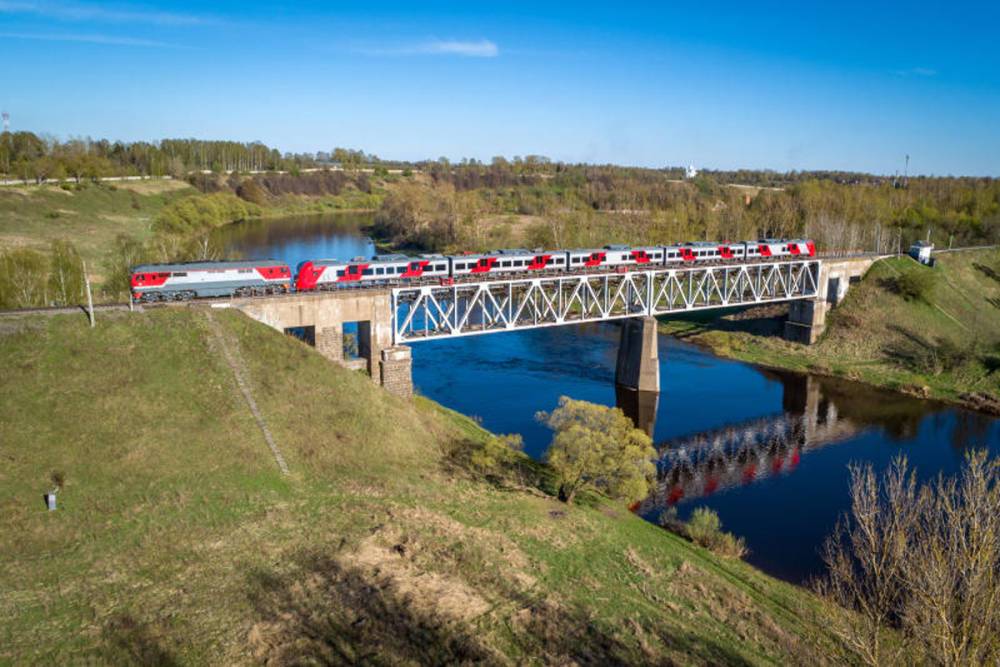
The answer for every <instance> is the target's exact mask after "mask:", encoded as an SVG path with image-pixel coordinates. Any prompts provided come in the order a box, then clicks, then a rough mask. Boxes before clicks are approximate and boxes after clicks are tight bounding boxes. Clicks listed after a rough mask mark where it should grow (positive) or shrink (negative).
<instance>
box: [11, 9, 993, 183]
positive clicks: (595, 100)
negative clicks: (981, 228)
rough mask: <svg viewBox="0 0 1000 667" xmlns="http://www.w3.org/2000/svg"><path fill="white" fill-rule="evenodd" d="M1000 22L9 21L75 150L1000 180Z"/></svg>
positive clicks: (906, 16) (15, 86) (723, 13)
mask: <svg viewBox="0 0 1000 667" xmlns="http://www.w3.org/2000/svg"><path fill="white" fill-rule="evenodd" d="M998 25H1000V3H998V2H990V3H986V2H982V3H966V2H961V1H956V2H951V3H933V4H932V3H922V2H919V1H918V2H906V3H904V2H893V3H884V4H883V3H876V2H867V3H861V2H858V3H855V2H850V1H846V2H840V3H779V2H774V3H772V2H767V1H766V0H765V1H760V2H755V3H745V2H742V3H727V2H724V1H719V2H715V3H694V2H689V3H667V2H660V3H648V4H646V3H608V2H602V3H594V4H590V3H586V2H578V3H566V4H565V5H563V4H561V3H560V4H555V3H552V4H545V3H541V2H535V3H523V4H521V3H516V2H498V3H483V2H461V3H435V2H405V3H395V2H379V3H352V4H347V3H336V2H329V3H315V4H313V3H308V2H300V3H296V4H295V5H294V6H292V7H281V6H278V5H276V4H274V3H261V4H257V3H254V2H251V1H249V0H244V1H242V2H227V1H225V0H223V1H222V2H212V3H209V2H184V3H180V2H178V3H169V4H167V3H161V4H150V3H145V4H127V3H115V4H107V3H90V2H87V3H84V2H59V1H57V2H47V1H45V0H0V58H2V60H0V62H2V63H3V65H2V68H0V107H2V108H4V109H6V110H7V111H9V112H10V114H11V118H12V127H13V129H27V130H32V131H35V132H39V133H48V134H51V135H55V136H57V137H61V138H66V137H69V136H88V135H89V136H92V137H109V138H112V139H126V140H134V139H157V138H161V137H167V136H170V137H188V136H191V137H200V138H227V139H235V140H242V141H249V140H260V141H264V142H266V143H268V144H272V145H276V146H278V147H279V148H281V149H282V150H291V151H315V150H330V149H332V148H333V147H334V146H347V147H352V148H363V149H365V150H367V151H369V152H374V153H376V154H378V155H380V156H383V157H388V158H401V159H422V158H427V157H431V158H434V157H438V156H442V155H443V156H447V157H449V158H451V159H458V158H461V157H475V158H478V159H485V160H488V159H490V158H491V157H492V156H494V155H506V156H508V157H509V156H513V155H526V154H541V155H547V156H549V157H551V158H553V159H558V160H567V161H587V162H615V163H619V164H630V165H643V166H653V167H657V166H663V165H680V164H689V163H693V164H695V165H700V166H704V167H711V168H736V167H748V168H772V169H778V170H789V169H822V168H829V169H847V170H860V171H873V172H877V173H888V174H891V173H893V172H894V171H896V170H901V169H902V167H903V160H904V156H905V155H906V154H909V155H910V156H911V162H910V165H911V167H910V168H911V173H914V172H915V173H933V174H970V175H994V176H998V175H1000V49H998V47H997V42H998V41H1000V40H998V37H997V26H998Z"/></svg>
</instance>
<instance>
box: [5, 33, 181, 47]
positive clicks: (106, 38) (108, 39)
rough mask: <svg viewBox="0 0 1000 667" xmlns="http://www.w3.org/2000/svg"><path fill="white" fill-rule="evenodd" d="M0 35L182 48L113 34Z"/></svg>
mask: <svg viewBox="0 0 1000 667" xmlns="http://www.w3.org/2000/svg"><path fill="white" fill-rule="evenodd" d="M0 37H7V38H10V39H30V40H36V41H43V42H80V43H85V44H106V45H109V46H142V47H155V48H181V47H178V46H177V45H175V44H167V43H166V42H157V41H154V40H151V39H136V38H134V37H115V36H113V35H63V34H55V33H25V32H0Z"/></svg>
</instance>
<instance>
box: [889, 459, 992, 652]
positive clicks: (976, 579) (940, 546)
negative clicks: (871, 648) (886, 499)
mask: <svg viewBox="0 0 1000 667" xmlns="http://www.w3.org/2000/svg"><path fill="white" fill-rule="evenodd" d="M920 506H921V509H922V510H923V511H922V512H921V516H920V522H919V525H918V530H917V533H916V534H917V539H915V540H913V541H912V544H911V545H910V551H911V556H910V557H909V558H908V559H907V560H906V570H905V578H906V590H907V604H906V607H905V613H904V617H903V622H904V625H905V627H906V629H907V630H908V632H909V634H911V635H912V636H913V638H914V640H915V641H917V642H918V643H919V644H920V646H921V647H922V648H923V650H924V654H925V656H927V658H928V659H929V660H930V661H933V662H937V663H939V664H942V665H987V664H990V665H995V664H998V661H1000V637H998V635H1000V608H998V606H1000V460H997V459H994V460H992V461H991V460H988V459H987V457H986V453H985V452H977V453H974V454H971V455H969V457H968V458H967V462H966V466H965V468H964V469H963V470H962V473H961V475H960V476H959V477H958V478H945V477H939V478H938V479H937V481H936V482H935V483H934V485H933V486H928V487H927V488H925V489H924V490H923V493H922V494H921V504H920Z"/></svg>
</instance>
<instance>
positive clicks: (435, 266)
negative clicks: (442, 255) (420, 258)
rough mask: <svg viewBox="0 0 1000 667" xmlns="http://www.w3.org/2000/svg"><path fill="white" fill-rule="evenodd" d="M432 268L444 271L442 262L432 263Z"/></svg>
mask: <svg viewBox="0 0 1000 667" xmlns="http://www.w3.org/2000/svg"><path fill="white" fill-rule="evenodd" d="M434 270H435V271H444V264H435V265H434Z"/></svg>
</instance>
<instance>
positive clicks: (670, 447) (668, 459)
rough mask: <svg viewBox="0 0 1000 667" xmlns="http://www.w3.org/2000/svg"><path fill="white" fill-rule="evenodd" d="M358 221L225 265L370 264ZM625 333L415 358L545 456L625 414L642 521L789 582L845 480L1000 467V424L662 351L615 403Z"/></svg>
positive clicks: (310, 222)
mask: <svg viewBox="0 0 1000 667" xmlns="http://www.w3.org/2000/svg"><path fill="white" fill-rule="evenodd" d="M369 220H370V218H368V217H366V216H363V215H360V216H359V215H353V216H351V215H341V216H337V217H331V216H327V217H316V218H309V219H301V218H300V219H294V220H286V221H277V222H274V221H272V222H267V223H253V224H249V225H236V226H232V227H229V228H226V229H224V230H223V231H221V232H220V233H219V239H220V240H221V241H222V242H223V244H224V245H225V246H226V248H227V251H228V252H229V253H230V254H237V253H239V254H242V255H243V256H246V257H263V256H270V257H274V258H276V259H281V260H284V261H286V262H288V263H289V264H290V265H292V266H295V265H297V264H298V263H299V262H300V261H302V260H305V259H315V258H318V257H340V258H343V259H347V258H350V257H354V256H357V255H370V254H371V253H372V244H371V242H370V241H369V240H368V239H367V238H366V237H365V236H364V234H363V232H362V231H361V227H362V226H363V225H364V224H365V223H367V222H368V221H369ZM618 336H619V327H618V326H617V325H616V324H613V323H609V324H583V325H570V326H564V327H555V328H546V329H537V330H533V331H523V332H516V333H501V334H491V335H487V336H473V337H468V338H458V339H454V340H448V341H426V342H420V343H416V344H414V345H413V346H412V349H413V379H414V383H415V384H416V386H417V389H418V390H419V391H420V392H421V393H422V394H424V395H426V396H428V397H430V398H432V399H434V400H436V401H438V402H440V403H442V404H444V405H446V406H448V407H450V408H453V409H455V410H458V411H459V412H462V413H464V414H467V415H470V416H474V417H476V418H478V419H479V420H481V422H482V424H483V426H484V427H485V428H487V429H489V430H491V431H494V432H497V433H520V434H521V435H522V436H523V437H524V442H525V449H526V451H527V452H528V453H529V454H531V455H532V456H536V457H539V456H541V455H542V454H543V453H544V451H545V448H546V446H547V445H548V442H549V440H550V438H551V434H550V432H549V431H548V430H547V429H545V428H544V427H542V426H541V425H540V424H538V423H537V421H536V420H535V417H534V416H535V413H536V412H537V411H539V410H551V409H552V408H553V407H555V405H556V402H557V401H558V399H559V397H560V396H562V395H567V396H571V397H573V398H577V399H585V400H588V401H593V402H595V403H603V404H605V405H615V404H616V403H617V404H619V405H620V406H621V407H622V408H623V409H625V410H626V412H628V413H629V414H631V415H633V416H634V417H637V418H638V419H639V421H640V423H642V424H644V425H646V426H647V427H649V428H650V430H651V431H652V433H653V439H654V442H655V443H657V447H658V450H659V451H660V456H661V460H660V479H659V483H658V486H657V489H656V491H655V492H654V493H653V494H652V496H651V497H650V498H649V499H647V500H646V501H645V502H644V503H643V504H642V505H641V507H640V510H639V511H640V512H641V513H642V515H643V516H645V517H647V518H649V519H650V520H654V521H655V520H656V518H657V516H658V515H659V513H660V512H662V511H664V509H665V508H669V507H675V508H676V510H677V512H678V513H679V514H680V516H681V517H682V518H684V517H686V516H688V515H689V514H690V513H691V511H692V510H693V509H694V508H696V507H700V506H708V507H711V508H712V509H714V510H716V511H717V512H718V513H719V516H720V517H721V519H722V522H723V525H724V528H725V529H726V530H730V531H732V532H734V533H736V534H737V535H741V536H743V537H744V538H745V539H746V541H747V543H748V545H749V547H750V550H751V554H750V556H749V558H748V559H747V560H748V561H749V562H751V563H753V564H754V565H756V566H758V567H760V568H761V569H763V570H765V571H767V572H769V573H771V574H773V575H775V576H778V577H781V578H784V579H787V580H789V581H794V582H803V581H805V580H806V579H808V578H809V577H810V576H812V575H815V574H818V573H819V572H820V571H821V569H822V563H821V562H820V560H819V555H818V549H819V547H820V545H821V544H822V542H823V539H824V538H825V537H826V535H828V534H829V533H830V531H831V530H832V528H833V526H834V524H835V522H836V519H837V517H838V515H840V514H841V513H842V512H844V511H845V510H846V509H847V507H848V497H847V485H848V474H847V464H848V463H850V462H852V461H856V462H871V463H872V464H873V465H875V466H876V467H878V468H882V467H884V466H886V465H887V464H888V462H889V461H890V460H891V459H892V457H893V456H895V455H896V454H900V453H904V454H906V455H907V456H908V457H909V459H910V461H911V462H912V463H913V464H914V465H915V466H916V468H917V469H918V472H919V473H920V475H921V476H922V477H924V478H928V477H931V476H933V475H936V474H937V473H938V472H945V473H951V472H954V471H955V470H957V469H958V467H959V465H960V464H961V462H962V459H963V457H964V456H965V452H966V451H967V450H968V449H969V448H971V447H989V448H990V449H991V450H992V451H993V452H994V453H997V454H1000V420H996V419H992V418H990V417H986V416H983V415H979V414H975V413H971V412H968V411H965V410H961V409H957V408H952V407H948V406H943V405H939V404H935V403H931V402H927V401H918V400H916V399H912V398H909V397H905V396H901V395H898V394H894V393H890V392H883V391H879V390H875V389H872V388H869V387H865V386H863V385H859V384H855V383H850V382H844V381H841V380H835V379H830V378H819V377H809V376H802V375H796V374H790V373H780V372H774V371H766V370H762V369H759V368H756V367H753V366H750V365H747V364H743V363H740V362H735V361H728V360H723V359H718V358H715V357H713V356H711V355H710V354H708V353H706V352H704V351H703V350H701V349H699V348H697V347H694V346H691V345H688V344H685V343H682V342H679V341H677V340H675V339H672V338H668V337H666V336H661V337H660V377H661V393H660V394H659V395H658V396H656V395H653V396H646V397H642V399H641V400H636V397H635V396H634V395H631V394H627V395H625V396H622V397H616V395H615V389H614V366H615V355H616V353H617V348H618Z"/></svg>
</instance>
